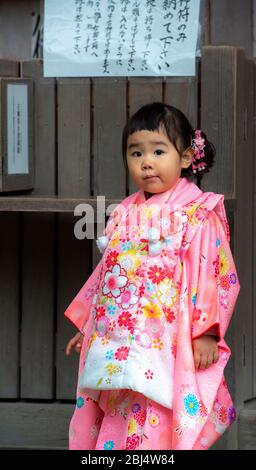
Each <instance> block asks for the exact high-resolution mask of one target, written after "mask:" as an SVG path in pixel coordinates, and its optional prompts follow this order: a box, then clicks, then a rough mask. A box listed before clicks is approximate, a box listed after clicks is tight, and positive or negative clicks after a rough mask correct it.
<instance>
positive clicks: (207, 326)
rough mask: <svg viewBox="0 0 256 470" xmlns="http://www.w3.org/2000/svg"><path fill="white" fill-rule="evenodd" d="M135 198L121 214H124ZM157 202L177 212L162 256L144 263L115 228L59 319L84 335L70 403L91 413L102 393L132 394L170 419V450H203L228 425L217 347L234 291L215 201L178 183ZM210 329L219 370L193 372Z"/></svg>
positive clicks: (219, 198)
mask: <svg viewBox="0 0 256 470" xmlns="http://www.w3.org/2000/svg"><path fill="white" fill-rule="evenodd" d="M139 196H141V192H138V193H135V194H133V195H131V196H129V197H128V198H126V199H125V200H124V201H122V204H123V205H124V206H125V207H126V208H127V207H128V204H129V203H133V202H136V201H138V200H139ZM164 196H166V198H167V199H166V200H168V202H170V203H171V202H172V203H173V205H174V204H175V203H179V204H180V208H179V209H178V210H176V211H175V212H176V213H177V217H178V219H179V220H180V224H178V225H176V228H177V227H178V228H179V230H178V228H177V233H176V234H175V236H174V237H173V238H174V244H173V245H171V249H170V250H168V248H170V246H167V245H164V248H163V250H162V252H161V254H160V255H158V256H156V257H154V256H149V253H148V249H149V243H148V240H147V238H146V237H145V238H138V236H137V232H136V230H137V229H136V227H135V228H134V236H130V239H127V238H120V237H119V235H118V226H117V227H116V226H115V224H114V226H115V230H114V232H113V233H112V235H113V236H111V238H110V242H109V245H108V247H107V249H106V251H105V253H104V255H103V257H102V260H101V261H100V262H99V264H98V265H97V267H96V269H95V270H94V272H93V273H92V275H91V276H90V278H89V279H88V281H87V282H86V284H85V285H84V286H83V287H82V289H81V290H80V292H79V293H78V294H77V296H76V297H75V299H74V300H73V302H72V303H71V305H70V306H69V307H68V309H67V310H66V312H65V315H66V316H67V317H68V318H69V319H70V320H71V321H73V322H74V323H75V324H76V325H77V326H78V328H79V329H80V330H81V331H82V332H83V333H84V344H83V351H84V354H83V358H82V361H80V366H79V386H78V394H79V393H84V394H85V395H87V396H89V397H90V398H91V399H94V400H95V403H98V404H99V406H100V404H101V403H102V400H103V399H104V396H105V395H104V394H108V393H110V391H111V390H115V389H116V391H118V390H122V389H123V388H124V389H130V393H134V392H135V393H138V392H139V393H141V394H142V395H144V396H146V397H148V399H150V398H151V399H152V400H154V402H153V403H155V405H156V406H161V407H162V408H161V409H163V410H164V409H166V413H168V412H170V411H171V410H172V419H171V421H170V429H169V432H170V436H171V440H170V441H169V442H171V446H172V447H171V448H172V449H197V448H198V449H207V448H209V447H210V446H211V445H212V444H213V442H214V441H215V440H216V439H217V438H218V437H219V436H220V435H221V433H222V432H224V430H225V429H226V428H227V427H228V426H229V425H230V424H231V422H232V421H233V420H234V418H235V411H234V407H233V404H232V401H231V398H230V395H229V393H228V390H227V386H226V383H225V380H224V377H223V370H224V367H225V365H226V363H227V361H228V358H229V355H230V350H229V348H228V346H227V345H226V343H225V341H224V339H223V337H224V334H225V331H226V329H227V326H228V323H229V320H230V317H231V314H232V312H233V308H234V305H235V301H236V298H237V295H238V292H239V289H240V285H239V282H238V279H237V273H236V270H235V266H234V261H233V258H232V254H231V251H230V247H229V230H228V223H227V219H226V214H225V208H224V204H223V195H217V194H215V193H203V192H202V191H201V190H200V189H199V188H197V186H196V185H195V184H194V183H190V182H188V181H187V180H186V179H184V178H180V179H179V181H178V184H177V185H176V187H175V188H174V190H173V191H167V192H166V193H165V194H163V193H162V195H160V196H159V195H154V196H153V197H154V200H155V201H156V202H157V201H160V204H162V203H163V202H165V201H164V200H163V197H164ZM153 197H152V199H153ZM170 207H171V206H170ZM127 210H128V209H127ZM113 220H114V218H113V217H111V218H110V219H109V223H108V226H111V224H112V223H113ZM169 241H170V239H169ZM82 312H83V313H82ZM212 329H215V331H216V333H217V335H218V337H219V338H218V339H219V341H218V347H219V355H220V357H219V360H218V362H217V363H216V364H212V366H211V367H210V368H209V369H206V370H195V367H194V360H193V350H192V338H195V337H198V336H200V335H201V334H203V333H204V332H206V331H208V330H212ZM94 346H95V347H94ZM90 351H91V357H90ZM142 353H143V354H142ZM88 358H89V360H88ZM129 361H130V363H129ZM136 365H138V367H137V366H136ZM163 365H164V367H163ZM129 366H130V367H129ZM127 371H128V372H127ZM154 383H155V384H156V385H155V386H154V385H153V384H154ZM157 403H158V405H157ZM166 416H167V415H166ZM138 445H139V444H138ZM143 445H144V444H143V443H141V442H140V446H142V447H140V448H143ZM145 445H147V444H145ZM148 445H150V444H149V443H148ZM151 445H152V444H151ZM150 448H152V447H150Z"/></svg>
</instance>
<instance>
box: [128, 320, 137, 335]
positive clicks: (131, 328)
mask: <svg viewBox="0 0 256 470" xmlns="http://www.w3.org/2000/svg"><path fill="white" fill-rule="evenodd" d="M135 325H136V318H132V319H131V321H130V323H129V325H128V326H127V328H128V330H129V331H130V333H131V334H133V333H134V328H135Z"/></svg>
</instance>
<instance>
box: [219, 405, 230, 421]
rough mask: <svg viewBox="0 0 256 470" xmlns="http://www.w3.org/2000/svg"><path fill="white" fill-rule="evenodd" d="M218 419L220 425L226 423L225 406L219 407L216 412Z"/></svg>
mask: <svg viewBox="0 0 256 470" xmlns="http://www.w3.org/2000/svg"><path fill="white" fill-rule="evenodd" d="M218 418H219V420H220V421H221V422H222V423H226V422H227V419H228V410H227V408H226V407H225V406H221V407H220V409H219V412H218Z"/></svg>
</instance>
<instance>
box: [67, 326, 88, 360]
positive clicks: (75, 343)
mask: <svg viewBox="0 0 256 470" xmlns="http://www.w3.org/2000/svg"><path fill="white" fill-rule="evenodd" d="M83 339H84V337H83V335H82V333H80V332H79V333H77V334H76V335H75V336H73V338H71V339H70V340H69V342H68V344H67V346H66V356H69V355H70V353H71V352H72V349H73V348H75V351H76V352H77V353H80V351H81V347H82V344H83Z"/></svg>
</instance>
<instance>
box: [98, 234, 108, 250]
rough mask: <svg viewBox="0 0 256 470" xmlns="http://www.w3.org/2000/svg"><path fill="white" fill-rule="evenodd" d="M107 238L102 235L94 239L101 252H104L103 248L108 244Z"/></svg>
mask: <svg viewBox="0 0 256 470" xmlns="http://www.w3.org/2000/svg"><path fill="white" fill-rule="evenodd" d="M108 242H109V238H108V237H106V236H105V235H103V236H102V237H99V238H98V239H97V240H96V245H97V247H98V248H99V250H100V252H101V253H104V251H105V249H106V248H107V246H108Z"/></svg>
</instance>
